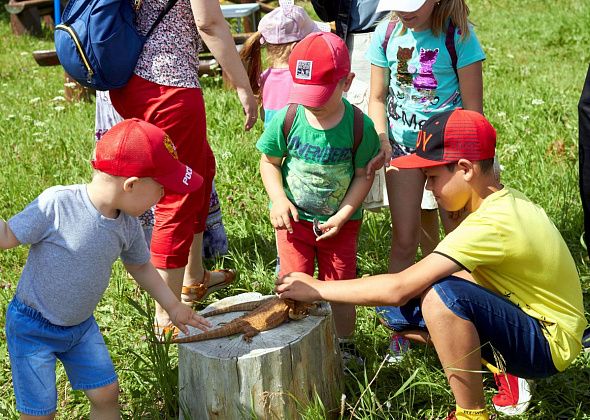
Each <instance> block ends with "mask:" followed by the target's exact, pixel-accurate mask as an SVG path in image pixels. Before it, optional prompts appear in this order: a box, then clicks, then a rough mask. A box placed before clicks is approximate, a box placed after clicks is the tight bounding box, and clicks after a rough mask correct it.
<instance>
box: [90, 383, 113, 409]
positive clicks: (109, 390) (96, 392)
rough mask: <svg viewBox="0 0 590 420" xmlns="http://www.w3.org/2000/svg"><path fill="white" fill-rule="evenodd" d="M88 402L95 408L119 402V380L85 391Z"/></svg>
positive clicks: (111, 405) (110, 405)
mask: <svg viewBox="0 0 590 420" xmlns="http://www.w3.org/2000/svg"><path fill="white" fill-rule="evenodd" d="M85 393H86V395H87V396H88V399H89V400H90V403H91V404H92V405H93V406H94V407H97V408H101V407H113V406H115V405H118V404H119V382H114V383H112V384H108V385H105V386H103V387H100V388H96V389H89V390H87V391H85Z"/></svg>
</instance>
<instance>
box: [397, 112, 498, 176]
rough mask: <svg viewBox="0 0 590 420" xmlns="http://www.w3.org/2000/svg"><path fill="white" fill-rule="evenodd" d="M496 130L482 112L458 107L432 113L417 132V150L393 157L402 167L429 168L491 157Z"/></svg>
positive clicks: (494, 145) (493, 153)
mask: <svg viewBox="0 0 590 420" xmlns="http://www.w3.org/2000/svg"><path fill="white" fill-rule="evenodd" d="M495 153H496V130H495V129H494V127H492V125H491V124H490V123H489V121H488V120H487V119H486V118H485V117H484V116H483V115H481V114H480V113H478V112H475V111H468V110H466V109H461V108H457V109H454V110H451V111H445V112H442V113H440V114H437V115H434V116H432V117H430V118H429V119H428V120H427V121H426V122H425V123H424V126H423V127H422V129H421V130H420V131H419V132H418V139H417V141H416V152H415V153H412V154H411V155H408V156H402V157H399V158H396V159H392V160H391V165H392V166H395V167H396V168H400V169H409V168H428V167H432V166H440V165H446V164H448V163H453V162H457V161H459V160H460V159H468V160H470V161H478V160H485V159H491V158H493V157H494V155H495Z"/></svg>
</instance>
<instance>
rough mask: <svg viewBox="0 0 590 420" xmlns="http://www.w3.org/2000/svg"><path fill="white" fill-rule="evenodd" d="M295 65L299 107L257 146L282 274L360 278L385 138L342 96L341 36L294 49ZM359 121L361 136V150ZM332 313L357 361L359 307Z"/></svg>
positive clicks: (293, 98)
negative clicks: (365, 216) (366, 210)
mask: <svg viewBox="0 0 590 420" xmlns="http://www.w3.org/2000/svg"><path fill="white" fill-rule="evenodd" d="M289 68H290V71H291V74H292V76H293V85H292V86H291V93H290V97H289V103H293V104H299V105H298V106H296V108H293V106H292V107H291V108H290V109H291V113H290V112H289V107H287V108H284V109H283V110H281V111H279V112H278V113H277V114H276V116H275V117H274V118H273V120H272V121H271V123H270V125H269V126H268V128H267V129H266V131H265V132H264V134H263V135H262V137H261V138H260V140H259V141H258V143H257V145H256V147H257V148H258V150H260V151H261V152H262V153H263V155H262V158H261V161H260V174H261V176H262V181H263V183H264V187H265V188H266V191H267V193H268V195H269V197H270V201H271V210H270V219H271V222H272V224H273V227H274V228H275V229H276V232H277V247H278V251H279V258H280V261H281V264H280V273H279V275H284V274H287V273H290V272H293V271H303V272H306V273H309V274H313V272H314V268H315V261H316V259H317V262H318V271H319V278H320V279H322V280H343V279H351V278H354V277H356V258H357V256H356V251H357V240H358V234H359V230H360V224H361V218H362V209H361V208H360V206H361V203H362V201H363V199H364V198H365V196H366V195H367V193H368V191H369V189H370V188H371V185H372V181H373V175H371V176H368V175H367V171H366V170H365V167H366V165H367V163H368V162H369V161H370V160H371V159H372V158H373V157H374V156H375V155H376V154H377V152H378V151H379V138H378V137H377V133H376V132H375V129H374V127H373V123H372V122H371V120H370V119H369V118H368V117H367V116H366V115H364V114H362V112H360V111H355V110H354V108H353V107H352V106H351V105H350V103H348V102H347V101H346V100H345V99H343V98H342V93H343V92H346V91H347V90H348V88H349V87H350V84H351V82H352V80H353V78H354V73H351V72H350V59H349V55H348V50H347V48H346V45H345V44H344V42H343V41H342V40H341V39H340V38H339V37H337V36H336V35H334V34H331V33H324V32H318V33H312V34H310V35H308V36H307V37H306V38H304V39H303V40H302V41H301V42H300V43H298V44H297V45H296V46H295V48H294V49H293V51H292V53H291V56H290V58H289ZM359 113H360V117H359V116H358V115H359ZM355 114H356V115H357V117H356V118H355ZM288 115H290V116H289V117H287V116H288ZM287 118H290V122H289V121H287V122H285V121H286V119H287ZM359 124H361V125H362V128H363V130H362V138H361V139H359V141H358V144H357V146H358V147H355V141H354V138H355V135H354V134H355V133H356V132H358V131H356V130H359ZM289 125H290V126H291V128H290V130H289V129H288V128H286V127H288V126H289ZM355 128H356V130H355ZM284 131H288V133H286V134H284ZM285 137H286V138H285ZM332 309H333V311H334V319H335V323H336V333H337V334H338V337H339V338H340V339H341V348H342V349H343V357H344V359H345V361H347V359H348V358H349V357H352V356H355V352H354V348H353V346H352V342H351V341H350V336H351V335H352V333H353V332H354V324H355V319H356V311H355V307H354V305H350V304H334V305H333V306H332ZM357 360H358V359H357Z"/></svg>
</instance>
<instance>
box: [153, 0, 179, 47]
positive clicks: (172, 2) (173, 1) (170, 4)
mask: <svg viewBox="0 0 590 420" xmlns="http://www.w3.org/2000/svg"><path fill="white" fill-rule="evenodd" d="M177 1H178V0H168V3H166V7H164V10H162V11H161V12H160V14H159V15H158V17H157V18H156V21H155V22H154V23H153V25H152V27H151V28H150V30H149V31H148V32H147V34H145V39H148V38H149V37H150V35H151V34H152V32H154V29H156V26H158V24H159V23H160V22H161V21H162V19H164V16H166V15H167V14H168V12H169V11H170V9H172V8H173V7H174V5H175V4H176V2H177Z"/></svg>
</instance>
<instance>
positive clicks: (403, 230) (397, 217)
mask: <svg viewBox="0 0 590 420" xmlns="http://www.w3.org/2000/svg"><path fill="white" fill-rule="evenodd" d="M385 177H386V182H387V195H388V197H389V212H390V213H391V224H392V227H393V230H392V235H391V251H390V255H389V272H390V273H399V272H400V271H403V270H405V269H406V268H408V267H409V266H411V265H412V264H413V263H414V261H415V259H416V251H417V249H418V242H419V240H420V203H421V201H422V191H423V190H424V182H425V177H424V174H423V173H422V171H421V170H419V169H402V170H399V169H397V168H393V167H390V168H389V169H388V170H387V173H386V176H385Z"/></svg>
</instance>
